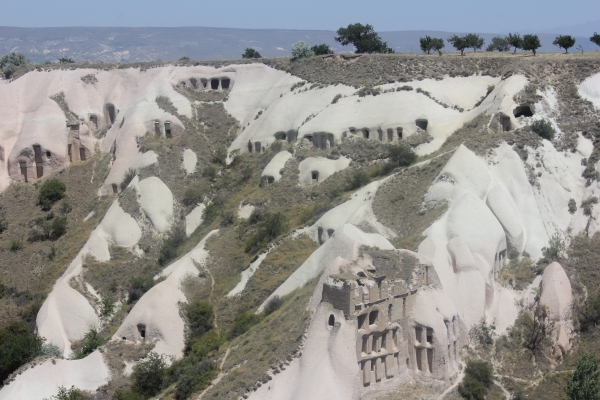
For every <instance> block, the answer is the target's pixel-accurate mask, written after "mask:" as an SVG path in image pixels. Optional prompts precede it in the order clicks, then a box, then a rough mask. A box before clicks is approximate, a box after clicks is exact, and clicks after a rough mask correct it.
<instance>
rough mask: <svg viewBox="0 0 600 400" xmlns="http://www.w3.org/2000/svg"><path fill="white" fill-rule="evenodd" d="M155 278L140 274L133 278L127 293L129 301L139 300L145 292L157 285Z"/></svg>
mask: <svg viewBox="0 0 600 400" xmlns="http://www.w3.org/2000/svg"><path fill="white" fill-rule="evenodd" d="M155 283H156V282H154V279H152V278H151V277H149V276H139V277H137V278H133V279H132V280H131V283H130V288H129V290H128V293H127V303H129V304H131V303H133V302H134V301H137V300H139V299H140V298H141V297H142V295H143V294H144V293H146V292H147V291H148V290H150V289H152V287H153V286H154V285H155Z"/></svg>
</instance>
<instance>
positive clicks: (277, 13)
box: [0, 0, 600, 32]
mask: <svg viewBox="0 0 600 400" xmlns="http://www.w3.org/2000/svg"><path fill="white" fill-rule="evenodd" d="M0 5H1V9H2V11H1V12H0V26H21V27H40V26H44V27H51V26H209V27H228V28H282V29H326V30H335V29H337V28H339V27H340V26H342V25H347V24H349V23H352V22H362V23H370V24H372V25H374V26H375V29H376V30H379V31H389V30H420V29H428V30H429V29H431V30H444V31H477V32H506V31H510V30H521V31H523V30H526V29H529V30H540V29H547V28H552V27H556V26H571V25H577V24H581V23H584V22H586V21H589V20H597V19H598V18H600V1H599V0H569V1H556V0H503V1H486V0H453V1H448V0H440V1H433V0H413V1H398V0H396V1H392V0H387V1H385V0H339V1H338V0H336V1H327V0H294V1H289V0H213V1H205V0H201V1H198V0H168V1H165V0H99V1H98V0H96V1H93V2H92V1H89V0H1V1H0ZM599 25H600V24H599ZM597 30H598V31H600V26H598V29H597Z"/></svg>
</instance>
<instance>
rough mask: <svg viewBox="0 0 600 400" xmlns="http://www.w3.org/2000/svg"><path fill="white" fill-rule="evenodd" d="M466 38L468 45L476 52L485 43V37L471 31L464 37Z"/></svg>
mask: <svg viewBox="0 0 600 400" xmlns="http://www.w3.org/2000/svg"><path fill="white" fill-rule="evenodd" d="M464 40H465V41H466V42H467V43H468V46H467V47H469V48H470V49H473V51H474V52H477V50H481V48H482V47H483V45H484V44H485V39H484V38H482V37H481V36H479V35H477V34H475V33H469V34H468V35H466V36H465V37H464Z"/></svg>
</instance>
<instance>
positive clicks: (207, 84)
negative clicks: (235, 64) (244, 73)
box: [181, 78, 231, 90]
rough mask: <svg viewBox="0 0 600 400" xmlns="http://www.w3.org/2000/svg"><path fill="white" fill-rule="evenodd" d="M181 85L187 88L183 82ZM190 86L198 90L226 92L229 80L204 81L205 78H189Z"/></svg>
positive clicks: (214, 79)
mask: <svg viewBox="0 0 600 400" xmlns="http://www.w3.org/2000/svg"><path fill="white" fill-rule="evenodd" d="M181 84H182V85H183V86H187V83H186V82H185V81H182V82H181ZM190 85H192V88H194V89H196V90H198V89H201V90H208V89H210V90H227V89H229V88H230V87H231V79H229V78H212V79H205V78H200V79H197V78H190Z"/></svg>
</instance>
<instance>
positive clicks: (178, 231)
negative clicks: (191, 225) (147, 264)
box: [158, 225, 186, 265]
mask: <svg viewBox="0 0 600 400" xmlns="http://www.w3.org/2000/svg"><path fill="white" fill-rule="evenodd" d="M185 237H186V235H185V229H184V228H183V226H181V225H177V226H175V227H174V228H173V229H171V233H170V234H169V237H168V238H167V239H165V241H163V244H162V247H161V248H160V253H159V256H158V263H159V264H160V265H166V264H167V263H168V262H169V261H171V260H172V259H174V258H175V257H177V254H178V249H179V247H180V246H181V245H182V244H183V241H184V240H185Z"/></svg>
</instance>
